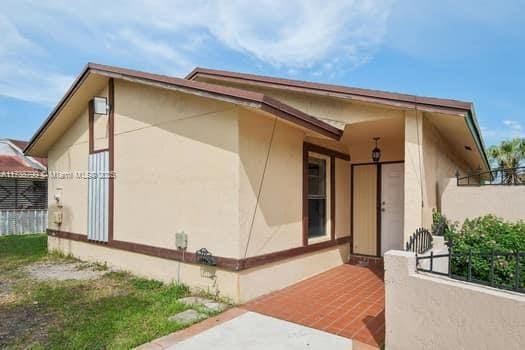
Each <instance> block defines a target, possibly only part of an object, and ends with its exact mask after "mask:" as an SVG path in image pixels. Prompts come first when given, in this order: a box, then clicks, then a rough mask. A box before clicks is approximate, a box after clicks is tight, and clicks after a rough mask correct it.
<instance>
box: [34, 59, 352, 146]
mask: <svg viewBox="0 0 525 350" xmlns="http://www.w3.org/2000/svg"><path fill="white" fill-rule="evenodd" d="M90 72H92V73H94V74H99V75H104V76H108V77H116V78H127V79H128V80H135V81H137V80H138V81H141V82H149V83H159V84H165V85H170V86H174V87H178V88H180V89H181V90H187V91H188V92H201V93H206V94H208V95H209V97H211V98H213V97H223V98H225V99H233V100H236V101H238V102H245V103H248V104H251V105H249V106H248V107H255V108H257V107H259V108H260V109H261V110H265V111H266V112H269V113H272V114H274V115H277V116H279V117H281V118H283V119H286V120H288V121H290V122H292V123H295V124H298V125H300V126H303V127H305V128H308V129H310V130H312V131H314V132H317V133H320V134H322V135H324V136H327V137H329V138H332V139H335V140H339V139H340V138H341V136H342V132H341V130H339V129H337V128H335V127H333V126H332V125H330V124H328V123H325V122H323V121H321V120H319V119H317V118H315V117H313V116H310V115H308V114H306V113H303V112H301V111H299V110H297V109H295V108H293V107H291V106H289V105H287V104H285V103H282V102H280V101H277V100H275V99H272V98H269V97H267V96H265V95H263V94H260V93H254V92H251V91H245V90H241V89H235V88H229V87H218V86H217V85H213V84H207V83H202V82H194V81H189V80H184V79H179V78H173V77H168V76H161V75H157V74H151V73H145V72H140V71H134V70H130V69H125V68H118V67H112V66H105V65H100V64H94V63H88V64H87V65H86V66H85V67H84V68H83V70H82V71H81V73H80V74H79V76H78V77H77V79H75V81H74V82H73V84H72V85H71V86H70V88H69V89H68V90H67V92H66V94H65V95H64V96H63V97H62V98H61V99H60V101H59V102H58V103H57V105H56V106H55V108H54V109H53V110H52V111H51V113H50V114H49V116H48V117H47V118H46V119H45V121H44V122H43V123H42V125H41V126H40V127H39V128H38V130H37V131H36V132H35V134H34V135H33V136H32V137H31V139H30V140H29V143H28V144H27V146H26V147H25V148H24V153H25V154H30V153H31V150H32V148H33V147H34V145H35V144H36V143H37V141H38V139H39V138H40V137H41V136H42V134H43V133H44V132H45V130H46V129H47V128H48V127H49V125H50V124H51V122H52V121H53V120H54V118H55V117H56V116H57V115H58V113H59V112H60V111H61V109H62V108H63V107H64V105H65V104H66V103H67V102H68V101H69V99H70V98H71V97H72V96H73V95H74V93H75V92H76V91H77V90H78V89H79V88H80V86H81V85H82V82H83V81H84V80H85V79H86V77H87V76H88V75H89V73H90Z"/></svg>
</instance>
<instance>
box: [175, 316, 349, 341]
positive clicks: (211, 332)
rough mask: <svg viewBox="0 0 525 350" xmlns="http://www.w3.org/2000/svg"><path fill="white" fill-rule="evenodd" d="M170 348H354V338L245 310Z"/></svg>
mask: <svg viewBox="0 0 525 350" xmlns="http://www.w3.org/2000/svg"><path fill="white" fill-rule="evenodd" d="M168 349H170V350H201V349H217V350H234V349H239V350H265V349H272V350H281V349H282V350H285V349H287V350H296V349H297V350H299V349H301V350H302V349H320V350H326V349H332V350H349V349H352V341H351V340H350V339H347V338H343V337H340V336H337V335H334V334H330V333H326V332H323V331H319V330H317V329H313V328H308V327H304V326H301V325H298V324H295V323H291V322H288V321H283V320H279V319H276V318H273V317H269V316H264V315H261V314H258V313H255V312H246V313H244V314H242V315H240V316H238V317H236V318H234V319H232V320H229V321H226V322H224V323H222V324H220V325H218V326H215V327H213V328H210V329H208V330H206V331H204V332H202V333H198V334H196V335H194V336H192V337H190V338H188V339H186V340H183V341H181V342H179V343H177V344H175V345H173V346H171V347H169V348H168Z"/></svg>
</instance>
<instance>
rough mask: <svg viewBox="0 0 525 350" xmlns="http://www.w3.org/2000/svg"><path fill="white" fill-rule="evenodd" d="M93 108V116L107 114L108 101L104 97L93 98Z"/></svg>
mask: <svg viewBox="0 0 525 350" xmlns="http://www.w3.org/2000/svg"><path fill="white" fill-rule="evenodd" d="M93 107H94V108H93V110H94V112H95V114H108V110H109V106H108V99H107V98H105V97H98V96H97V97H94V98H93Z"/></svg>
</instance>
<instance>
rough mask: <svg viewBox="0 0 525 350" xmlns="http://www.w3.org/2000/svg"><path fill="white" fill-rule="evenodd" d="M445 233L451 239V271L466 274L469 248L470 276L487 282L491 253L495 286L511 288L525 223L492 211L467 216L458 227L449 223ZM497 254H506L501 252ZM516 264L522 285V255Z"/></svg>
mask: <svg viewBox="0 0 525 350" xmlns="http://www.w3.org/2000/svg"><path fill="white" fill-rule="evenodd" d="M445 237H446V238H447V240H448V241H449V242H451V243H452V247H453V258H452V273H453V274H455V275H458V276H460V277H464V278H466V277H467V275H468V259H469V252H472V269H471V276H472V279H473V280H478V281H482V282H487V283H488V282H489V281H490V277H491V261H492V259H493V257H492V252H494V253H495V256H494V272H493V280H494V284H495V285H496V286H500V287H505V288H513V287H514V284H515V275H516V272H517V270H516V267H517V265H516V256H515V254H513V253H515V252H516V251H519V252H522V253H524V252H525V223H524V222H523V221H518V222H514V223H512V222H506V221H504V220H502V219H500V218H497V217H495V216H494V215H486V216H483V217H479V218H475V219H470V220H469V219H467V220H465V222H464V223H463V225H462V226H461V227H459V226H458V225H451V226H450V227H449V229H448V230H447V231H446V232H445ZM498 254H509V255H508V256H502V255H498ZM520 260H521V261H520V262H519V265H518V270H519V271H518V273H519V275H520V276H519V280H520V282H519V285H520V288H524V287H525V271H524V269H523V266H524V265H525V261H524V260H525V256H520Z"/></svg>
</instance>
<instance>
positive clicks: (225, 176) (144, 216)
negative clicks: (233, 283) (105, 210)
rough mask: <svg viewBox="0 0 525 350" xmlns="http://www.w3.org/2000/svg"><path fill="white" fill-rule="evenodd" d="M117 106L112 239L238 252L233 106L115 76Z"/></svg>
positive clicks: (223, 253)
mask: <svg viewBox="0 0 525 350" xmlns="http://www.w3.org/2000/svg"><path fill="white" fill-rule="evenodd" d="M115 105H116V109H115V172H116V179H115V181H114V182H115V226H114V227H115V228H114V238H115V239H117V240H123V241H130V242H137V243H142V244H148V245H152V246H159V247H166V248H172V249H175V233H176V232H179V231H185V232H186V233H187V234H188V251H192V252H194V251H196V250H198V249H200V248H203V247H206V248H207V249H208V250H209V251H211V252H212V253H213V254H216V255H220V256H225V257H233V258H238V257H239V225H238V217H239V214H238V213H239V209H238V186H239V182H238V138H237V131H238V123H237V120H238V119H237V108H236V107H235V106H233V105H232V104H228V103H223V102H218V101H215V100H211V99H207V98H201V97H198V96H193V95H188V94H182V93H177V92H172V91H168V90H163V89H158V88H153V87H147V86H143V85H139V84H133V83H128V82H124V81H119V80H117V81H115Z"/></svg>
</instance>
